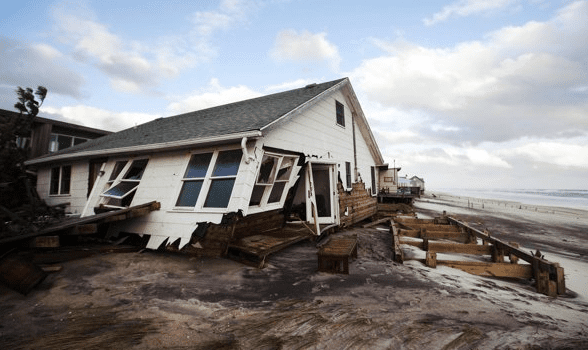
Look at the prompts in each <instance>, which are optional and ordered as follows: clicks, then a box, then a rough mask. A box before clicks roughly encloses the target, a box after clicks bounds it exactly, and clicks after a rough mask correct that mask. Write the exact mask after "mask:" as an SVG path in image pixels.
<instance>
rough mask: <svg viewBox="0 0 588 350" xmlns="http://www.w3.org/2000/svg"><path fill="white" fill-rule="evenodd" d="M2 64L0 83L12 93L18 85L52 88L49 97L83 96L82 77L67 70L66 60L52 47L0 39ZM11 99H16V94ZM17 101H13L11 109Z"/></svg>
mask: <svg viewBox="0 0 588 350" xmlns="http://www.w3.org/2000/svg"><path fill="white" fill-rule="evenodd" d="M0 62H2V63H1V64H0V84H6V85H8V86H11V90H12V91H14V89H15V88H16V86H22V87H32V88H33V89H34V88H36V87H37V86H39V85H42V86H45V87H46V88H47V89H49V94H53V93H55V94H60V95H66V96H71V97H74V98H80V97H81V95H82V93H81V87H82V84H83V82H84V79H83V77H82V76H81V75H79V74H77V73H76V72H74V71H73V70H71V69H69V68H67V66H68V62H67V60H66V59H65V58H64V57H63V55H62V54H61V52H59V51H58V50H57V49H56V48H54V47H52V46H50V45H47V44H27V43H23V42H20V41H16V40H12V39H9V38H6V37H2V36H0ZM12 96H13V97H14V99H15V98H16V95H15V94H14V93H13V94H12ZM14 99H13V100H14ZM15 102H16V101H12V103H11V104H10V109H12V108H11V107H12V105H14V103H15ZM2 106H4V103H3V104H2ZM4 108H6V107H4Z"/></svg>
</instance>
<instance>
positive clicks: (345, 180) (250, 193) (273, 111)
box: [26, 78, 387, 255]
mask: <svg viewBox="0 0 588 350" xmlns="http://www.w3.org/2000/svg"><path fill="white" fill-rule="evenodd" d="M26 164H27V166H28V167H29V168H33V169H35V170H36V171H37V191H38V193H39V195H40V197H41V198H42V199H44V200H45V201H46V202H47V203H48V204H49V205H57V204H64V203H65V204H67V205H68V210H69V212H70V213H73V214H75V215H79V216H81V217H88V216H92V215H96V213H100V212H104V211H108V210H118V209H122V208H127V207H131V206H135V205H140V204H143V203H148V202H152V201H157V202H159V203H160V210H156V211H152V212H150V213H149V214H148V215H145V216H142V217H137V218H133V219H130V220H124V221H120V222H113V223H111V224H110V225H109V228H108V230H109V235H117V234H118V233H120V232H126V233H134V234H138V235H141V236H145V235H148V237H149V240H148V243H147V248H150V249H157V248H158V247H160V246H163V245H164V244H165V245H170V244H175V245H176V246H177V249H183V248H184V247H186V248H190V249H196V248H194V247H197V249H203V250H209V251H210V252H212V255H215V254H222V252H223V251H226V246H227V245H228V243H229V242H230V241H231V240H233V239H235V234H236V233H235V232H236V231H239V229H240V228H241V233H242V234H246V232H249V233H250V234H252V232H253V231H256V230H257V231H258V230H260V229H263V230H269V229H271V228H272V227H280V226H283V225H284V224H285V223H286V221H290V222H297V223H299V224H301V225H304V226H305V227H306V228H307V231H312V234H314V235H320V234H321V232H322V231H323V230H324V229H325V228H327V227H337V226H346V225H351V224H353V223H355V222H358V221H360V220H363V219H365V218H368V217H370V216H373V215H374V214H375V213H376V211H377V193H378V188H377V186H378V173H379V169H386V168H387V165H386V164H384V162H383V158H382V155H381V153H380V150H379V148H378V146H377V144H376V141H375V139H374V136H373V134H372V132H371V130H370V127H369V125H368V122H367V120H366V117H365V116H364V114H363V111H362V109H361V106H360V104H359V101H358V100H357V97H356V95H355V93H354V91H353V88H352V86H351V83H350V81H349V79H348V78H344V79H339V80H335V81H331V82H326V83H322V84H310V85H307V86H306V87H303V88H299V89H294V90H290V91H286V92H280V93H276V94H271V95H267V96H263V97H259V98H253V99H249V100H245V101H240V102H235V103H230V104H227V105H222V106H218V107H213V108H208V109H204V110H199V111H195V112H190V113H185V114H181V115H177V116H173V117H167V118H159V119H157V120H153V121H151V122H148V123H145V124H141V125H137V126H135V127H132V128H129V129H126V130H123V131H120V132H117V133H113V134H111V135H107V136H104V137H102V138H99V139H95V140H91V141H88V142H86V143H83V144H80V145H77V146H74V147H71V148H68V149H65V150H63V151H59V152H56V153H53V154H50V155H46V156H43V157H39V158H35V159H32V160H29V161H27V162H26ZM244 232H245V233H244ZM215 242H216V243H215ZM219 242H220V243H219ZM189 243H190V244H189Z"/></svg>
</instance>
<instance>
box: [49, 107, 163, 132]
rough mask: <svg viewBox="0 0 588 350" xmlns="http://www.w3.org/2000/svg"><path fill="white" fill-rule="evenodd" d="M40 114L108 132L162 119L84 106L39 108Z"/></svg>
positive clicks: (148, 115) (156, 116)
mask: <svg viewBox="0 0 588 350" xmlns="http://www.w3.org/2000/svg"><path fill="white" fill-rule="evenodd" d="M41 113H42V114H52V115H53V116H51V118H52V119H58V120H63V121H66V122H68V123H74V124H79V125H84V126H87V127H91V128H97V129H104V130H108V131H120V130H123V129H127V128H130V127H132V126H135V125H139V124H143V123H147V122H149V121H151V120H154V119H157V118H160V117H163V116H161V115H158V114H148V113H130V112H113V111H109V110H106V109H100V108H96V107H91V106H85V105H77V106H66V107H60V108H55V107H50V106H47V107H45V106H44V107H42V108H41ZM44 116H46V115H44ZM46 117H47V116H46Z"/></svg>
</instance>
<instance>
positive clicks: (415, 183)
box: [410, 176, 425, 194]
mask: <svg viewBox="0 0 588 350" xmlns="http://www.w3.org/2000/svg"><path fill="white" fill-rule="evenodd" d="M410 186H411V187H419V188H420V190H419V192H420V194H424V193H425V180H423V179H421V178H420V177H418V176H413V177H411V178H410Z"/></svg>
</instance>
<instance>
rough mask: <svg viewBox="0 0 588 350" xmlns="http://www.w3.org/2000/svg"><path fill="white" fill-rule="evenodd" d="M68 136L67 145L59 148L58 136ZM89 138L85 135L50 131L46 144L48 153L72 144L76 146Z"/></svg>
mask: <svg viewBox="0 0 588 350" xmlns="http://www.w3.org/2000/svg"><path fill="white" fill-rule="evenodd" d="M60 136H61V137H69V138H70V139H71V140H70V142H69V146H67V147H65V148H59V137H60ZM89 140H90V139H88V138H85V137H78V136H73V135H66V134H59V133H55V132H52V133H51V134H49V146H48V151H49V153H55V152H58V151H61V150H64V149H67V148H70V147H73V146H77V145H79V144H81V143H84V142H87V141H89ZM76 141H82V142H76Z"/></svg>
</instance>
